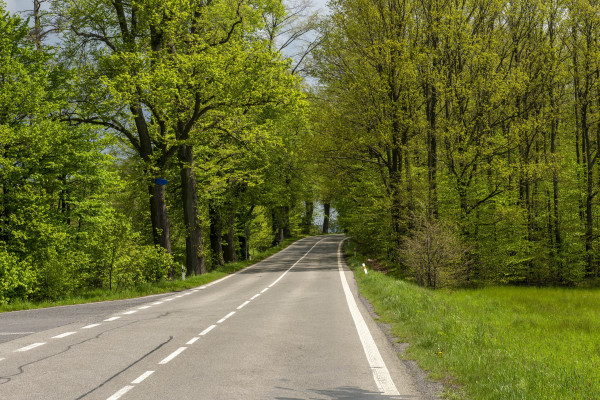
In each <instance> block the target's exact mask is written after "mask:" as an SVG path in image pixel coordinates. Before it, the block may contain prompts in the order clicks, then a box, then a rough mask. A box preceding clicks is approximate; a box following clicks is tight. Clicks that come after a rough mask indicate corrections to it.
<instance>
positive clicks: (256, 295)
mask: <svg viewBox="0 0 600 400" xmlns="http://www.w3.org/2000/svg"><path fill="white" fill-rule="evenodd" d="M258 296H260V293H258V294H255V295H254V296H252V297H251V298H250V300H254V299H256V298H257V297H258Z"/></svg>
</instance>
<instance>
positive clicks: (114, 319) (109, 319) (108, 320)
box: [104, 317, 121, 322]
mask: <svg viewBox="0 0 600 400" xmlns="http://www.w3.org/2000/svg"><path fill="white" fill-rule="evenodd" d="M119 318H121V317H110V318H107V319H105V320H104V322H111V321H116V320H118V319H119Z"/></svg>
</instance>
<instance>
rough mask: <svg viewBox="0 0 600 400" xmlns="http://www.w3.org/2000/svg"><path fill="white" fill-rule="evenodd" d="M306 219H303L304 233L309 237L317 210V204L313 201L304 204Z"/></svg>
mask: <svg viewBox="0 0 600 400" xmlns="http://www.w3.org/2000/svg"><path fill="white" fill-rule="evenodd" d="M304 207H305V208H304V218H303V219H302V233H303V234H305V235H309V234H310V231H311V229H310V228H311V227H312V221H313V214H314V210H315V204H314V202H312V201H306V202H305V203H304Z"/></svg>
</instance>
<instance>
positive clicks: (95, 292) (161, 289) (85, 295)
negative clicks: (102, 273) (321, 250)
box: [0, 239, 297, 313]
mask: <svg viewBox="0 0 600 400" xmlns="http://www.w3.org/2000/svg"><path fill="white" fill-rule="evenodd" d="M296 240H297V239H288V240H285V241H284V242H283V243H282V244H281V245H280V246H278V247H272V248H270V249H267V250H265V251H263V252H261V253H258V254H255V255H253V258H252V260H246V261H239V262H235V263H228V264H225V265H224V266H223V267H220V268H217V269H216V270H214V271H211V272H209V273H206V274H203V275H196V276H191V277H187V278H186V279H185V281H182V280H181V279H175V280H172V281H171V280H163V281H160V282H158V283H154V284H150V283H147V284H143V285H139V286H136V287H134V288H129V289H123V290H113V291H109V290H108V289H91V290H86V291H82V292H80V293H78V294H76V295H73V296H70V297H67V298H64V299H59V300H56V301H41V302H30V301H15V302H11V303H9V304H3V305H0V313H2V312H8V311H20V310H30V309H34V308H46V307H56V306H65V305H73V304H84V303H93V302H97V301H109V300H123V299H131V298H135V297H142V296H148V295H151V294H160V293H168V292H175V291H180V290H185V289H190V288H194V287H197V286H202V285H204V284H207V283H210V282H212V281H215V280H217V279H220V278H222V277H224V276H226V275H228V274H232V273H234V272H237V271H239V270H241V269H244V268H246V267H248V266H250V265H252V264H255V263H257V262H259V261H262V260H264V259H265V258H267V257H269V256H271V255H273V254H275V253H277V252H279V251H281V250H283V249H284V248H286V247H287V246H289V245H290V244H292V243H294V242H295V241H296Z"/></svg>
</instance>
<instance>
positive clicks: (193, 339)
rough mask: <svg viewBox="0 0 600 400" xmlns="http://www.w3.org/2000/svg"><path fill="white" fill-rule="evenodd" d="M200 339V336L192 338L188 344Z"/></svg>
mask: <svg viewBox="0 0 600 400" xmlns="http://www.w3.org/2000/svg"><path fill="white" fill-rule="evenodd" d="M198 339H200V338H199V337H198V336H196V337H193V338H191V339H190V340H189V341H188V342H187V343H186V344H194V343H196V340H198Z"/></svg>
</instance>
